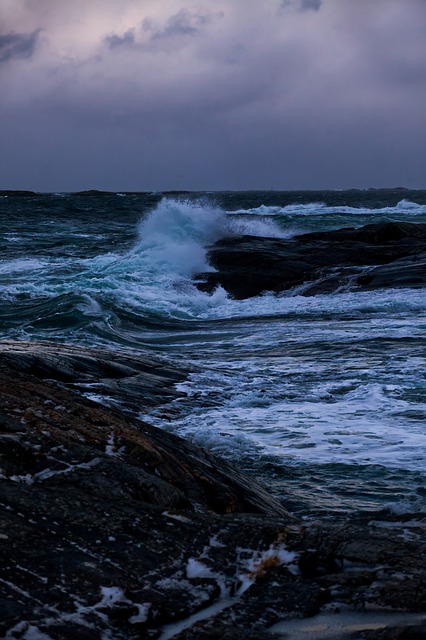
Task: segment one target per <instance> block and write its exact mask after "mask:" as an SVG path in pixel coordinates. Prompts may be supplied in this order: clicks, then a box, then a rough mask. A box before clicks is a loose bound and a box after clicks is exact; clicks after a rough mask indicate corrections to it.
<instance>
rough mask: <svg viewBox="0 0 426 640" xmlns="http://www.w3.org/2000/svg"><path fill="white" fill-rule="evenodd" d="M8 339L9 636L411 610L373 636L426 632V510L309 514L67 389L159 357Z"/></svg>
mask: <svg viewBox="0 0 426 640" xmlns="http://www.w3.org/2000/svg"><path fill="white" fill-rule="evenodd" d="M1 346H2V347H3V348H2V349H0V511H1V519H0V637H6V638H15V639H22V640H24V639H28V638H30V637H34V638H52V639H53V640H56V639H57V640H64V639H65V640H66V639H68V638H69V639H72V638H79V639H82V638H83V639H84V638H90V639H91V640H92V639H93V640H101V639H105V638H107V637H110V638H114V639H117V640H120V639H129V640H133V639H135V640H136V639H140V638H153V639H157V638H162V639H163V640H165V638H168V637H173V638H180V639H183V638H185V639H186V640H190V639H196V638H200V639H203V638H205V639H207V638H219V637H220V638H221V639H222V640H224V639H226V638H228V639H229V640H230V639H231V638H241V633H242V630H243V631H244V637H247V638H252V639H254V638H256V639H258V640H261V639H262V638H265V639H266V638H271V637H283V636H282V635H276V634H275V635H271V633H270V632H269V629H270V628H271V627H272V626H273V625H274V624H276V623H278V622H280V621H282V620H286V619H294V618H304V617H306V616H315V615H316V614H318V613H320V612H321V611H327V610H328V611H336V612H337V611H338V610H341V609H342V607H343V609H344V608H345V607H346V608H347V609H348V610H350V611H355V612H358V613H357V614H358V615H359V619H360V620H361V621H362V620H363V619H364V618H363V615H364V612H365V611H366V610H367V611H375V610H378V611H383V610H385V611H388V612H392V611H397V612H405V613H407V612H408V615H409V618H408V622H407V618H406V619H405V620H406V622H405V624H404V625H402V626H401V625H399V626H398V625H397V624H396V623H394V621H393V622H392V624H390V625H389V628H388V629H387V630H383V629H381V630H380V633H381V634H382V635H376V636H374V635H369V636H368V635H366V636H365V637H366V638H371V639H373V638H377V639H379V638H380V639H381V640H384V639H386V640H390V639H391V638H395V639H398V640H399V639H401V640H403V639H404V640H407V639H411V640H413V639H414V638H415V637H416V636H415V635H413V634H414V633H415V630H416V629H417V630H418V633H420V632H421V630H422V626H421V625H422V624H424V620H419V619H418V616H417V617H416V614H419V615H421V614H422V612H424V611H425V603H426V536H425V532H426V520H425V516H424V514H417V515H415V514H411V515H406V516H404V517H401V516H399V517H396V516H395V517H393V518H391V517H390V516H389V514H387V516H385V515H383V514H382V515H381V516H379V515H377V516H375V518H374V519H373V518H372V519H371V520H365V519H362V518H360V519H358V520H354V519H352V520H351V521H341V522H339V521H333V522H323V523H320V522H301V521H298V520H297V519H295V518H293V517H292V516H291V515H290V514H289V513H288V512H287V511H286V509H285V508H284V507H283V506H282V505H281V504H280V503H278V502H277V501H276V500H274V498H272V497H271V496H269V495H268V493H267V492H266V491H265V490H264V489H263V488H262V487H260V486H258V485H257V484H256V483H255V482H254V481H253V480H252V479H251V478H249V477H248V476H247V475H246V474H244V473H242V472H240V471H239V470H238V469H236V468H235V467H233V466H232V465H230V464H228V463H227V462H225V461H222V460H220V459H218V458H217V457H215V456H213V455H211V454H210V453H208V452H205V451H203V450H202V449H200V448H198V447H196V446H194V445H191V444H190V443H187V442H185V441H183V440H182V439H180V438H177V437H175V436H173V435H172V434H170V433H166V432H163V431H160V430H158V429H156V428H154V427H152V426H150V425H148V424H146V423H144V422H141V421H139V420H137V419H135V418H134V417H133V416H132V415H131V414H124V413H123V412H119V411H118V410H117V409H114V408H106V407H104V406H101V405H99V404H96V403H94V402H93V401H91V400H89V399H87V398H84V397H82V396H81V395H79V394H77V393H76V391H75V388H74V387H72V388H69V386H68V385H69V384H71V385H73V384H75V383H76V382H78V380H79V375H84V376H85V378H84V379H85V381H86V382H88V381H90V379H91V375H93V376H95V379H96V380H98V378H99V379H100V380H102V381H103V382H104V381H105V380H107V381H108V380H110V379H114V378H112V377H111V378H108V377H107V376H106V375H105V371H108V372H109V373H111V371H116V368H115V367H117V366H118V367H119V371H120V372H121V373H123V368H122V367H129V368H130V370H131V371H132V372H135V371H136V372H139V373H136V374H134V375H136V376H138V375H141V372H142V371H144V367H145V366H147V362H148V360H149V362H150V363H151V364H150V366H151V365H153V362H152V361H151V360H150V359H149V358H148V359H147V360H145V358H142V359H141V361H140V362H139V364H137V357H136V356H135V355H134V354H133V355H132V356H131V355H130V354H128V353H126V354H124V355H123V354H120V356H118V355H117V354H110V368H107V369H105V364H106V362H107V360H108V358H107V355H106V352H105V351H102V350H101V351H100V352H99V353H98V354H97V351H96V350H94V349H86V348H84V347H82V348H79V347H66V346H60V345H49V344H48V343H43V344H32V345H28V344H26V343H22V344H20V343H12V342H7V343H3V345H1ZM14 353H15V355H14ZM28 354H32V356H31V357H29V356H28ZM35 354H37V366H34V361H33V360H32V357H33V356H34V357H35ZM43 354H44V355H43ZM52 354H54V355H52ZM58 362H60V363H61V366H60V367H59V365H58ZM70 363H71V364H72V370H73V372H74V373H73V376H72V381H71V382H70V380H69V379H68V377H66V382H65V383H64V380H63V374H64V371H65V372H67V371H69V367H71V364H70ZM95 363H97V364H95ZM130 363H131V364H130ZM157 364H158V367H160V363H157ZM58 367H59V370H60V372H61V375H60V376H59V375H58V376H57V379H56V380H54V379H52V378H54V376H52V373H54V372H55V371H58ZM161 367H166V363H165V362H162V363H161ZM125 370H126V371H127V369H125ZM162 370H163V369H162ZM165 370H166V371H167V372H169V374H170V375H167V376H164V377H163V380H164V385H165V386H164V389H165V394H166V397H168V394H169V393H170V385H171V380H172V379H173V376H172V375H171V371H172V370H173V367H172V366H171V365H168V366H167V367H166V368H165ZM156 371H157V373H158V369H157V370H156ZM79 372H80V373H79ZM100 372H101V373H100ZM145 373H146V371H145ZM145 373H144V375H145ZM47 374H48V376H50V377H51V379H48V377H46V376H47ZM132 375H133V374H132ZM176 376H177V379H180V378H179V376H178V375H177V373H176ZM119 379H120V380H125V379H126V376H123V377H121V378H119ZM58 380H59V382H58ZM143 380H144V383H143V384H144V385H145V386H148V379H147V378H144V377H143ZM155 388H156V393H155V394H154V396H153V397H150V398H149V400H148V403H152V402H153V398H154V399H156V401H157V402H159V401H160V396H161V393H160V390H159V387H158V386H157V387H155ZM139 401H140V402H141V403H142V402H143V394H140V396H139ZM210 607H212V608H211V609H210ZM197 612H198V616H199V619H195V618H193V617H192V616H194V614H196V613H197ZM392 620H393V619H392ZM168 625H175V626H168ZM179 625H180V626H179ZM366 628H367V627H366ZM419 630H420V631H419ZM363 633H364V632H363ZM366 633H367V631H366ZM368 633H370V632H368ZM377 633H379V631H377ZM397 633H400V634H404V633H405V634H411V635H395V634H397ZM43 634H44V635H43ZM383 634H384V635H383ZM386 634H387V635H386ZM392 634H393V635H392ZM360 637H361V636H360ZM362 637H364V636H362ZM419 637H421V636H419Z"/></svg>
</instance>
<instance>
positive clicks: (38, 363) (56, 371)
mask: <svg viewBox="0 0 426 640" xmlns="http://www.w3.org/2000/svg"><path fill="white" fill-rule="evenodd" d="M0 364H1V366H2V368H3V369H4V368H5V367H10V368H11V369H14V370H19V371H22V372H25V373H28V374H31V375H33V376H36V377H37V378H40V379H48V380H56V381H58V382H61V383H63V385H65V386H67V387H69V388H73V389H75V390H77V391H82V392H84V393H89V392H91V393H92V394H93V395H98V396H101V397H103V399H104V402H108V401H109V402H111V401H112V402H115V403H117V404H119V405H121V406H123V407H125V408H126V410H132V409H133V410H134V411H135V412H140V411H141V410H142V409H143V408H146V407H151V406H155V405H157V404H159V403H160V402H165V401H166V400H167V399H172V398H174V397H177V396H178V395H179V394H178V392H177V391H176V389H175V384H176V383H177V382H181V381H182V380H184V379H185V378H186V376H187V374H188V371H187V370H185V368H184V366H182V367H179V369H178V368H177V367H173V366H171V365H170V363H169V362H167V361H166V360H164V359H161V358H156V357H153V356H151V355H149V354H146V355H141V354H139V353H138V354H135V353H134V352H132V351H130V350H127V351H126V350H125V349H123V350H122V351H120V353H111V352H110V351H107V350H103V349H90V347H79V346H75V345H64V344H55V343H51V342H43V341H40V342H29V341H28V342H27V341H19V340H3V341H0Z"/></svg>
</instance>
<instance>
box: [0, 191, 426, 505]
mask: <svg viewBox="0 0 426 640" xmlns="http://www.w3.org/2000/svg"><path fill="white" fill-rule="evenodd" d="M380 221H382V222H385V221H408V222H423V223H424V222H426V192H419V191H417V192H416V191H409V192H406V191H397V190H395V191H346V192H315V193H314V192H244V193H238V192H229V193H174V194H172V193H168V194H161V193H129V194H114V193H96V192H90V193H80V194H32V195H31V194H27V195H25V194H21V195H20V194H11V193H8V194H4V193H3V194H1V193H0V284H1V287H0V300H1V304H0V338H2V339H6V338H13V339H24V340H35V339H47V340H53V341H57V342H68V343H75V344H85V345H98V346H102V347H107V348H110V349H111V350H120V349H122V348H127V349H132V350H135V351H146V350H148V351H151V352H155V353H156V354H157V355H161V356H164V357H166V358H168V359H170V360H171V361H172V362H174V363H175V364H176V365H177V366H179V364H184V365H185V367H186V368H189V369H190V370H192V372H193V373H191V375H190V376H189V378H188V379H187V380H186V381H185V382H183V383H181V384H180V385H178V387H179V390H180V391H181V392H182V396H181V397H180V398H178V399H177V400H174V401H173V402H171V403H169V404H167V405H163V406H161V407H157V408H155V409H152V410H150V411H149V412H147V411H146V410H144V409H143V408H141V414H140V417H141V418H143V419H144V420H146V421H147V422H150V423H151V424H154V425H156V426H158V427H160V428H163V429H167V430H169V431H173V432H174V433H176V434H178V435H181V436H183V437H185V438H187V439H190V440H192V441H193V442H196V443H197V444H200V445H202V446H204V447H206V448H208V449H210V450H212V451H214V452H216V453H218V454H220V455H221V456H223V457H226V458H227V459H229V460H232V461H233V462H235V463H237V464H238V465H240V466H241V467H243V468H245V469H246V470H248V471H250V472H251V473H252V474H254V476H255V477H257V478H258V479H259V480H261V481H262V482H263V484H264V485H265V486H266V487H267V488H268V489H269V490H270V491H271V492H272V493H273V494H274V495H275V496H277V497H278V498H279V499H281V500H282V501H283V502H284V504H285V505H286V506H287V507H288V508H290V509H292V510H293V511H295V512H297V513H299V514H306V515H316V514H320V513H321V514H329V515H334V514H336V513H350V512H352V511H354V510H365V511H376V510H378V509H384V508H385V509H390V510H392V511H395V512H404V511H416V510H422V509H424V508H425V506H426V484H425V479H426V463H425V453H426V403H425V386H426V385H425V347H426V339H425V328H426V295H425V292H424V290H422V289H383V290H380V289H378V290H375V291H368V292H365V291H361V290H357V288H356V287H355V286H350V285H348V286H346V287H345V288H342V289H341V290H339V291H338V292H337V293H333V294H326V295H325V294H321V295H316V296H309V297H306V296H303V290H300V289H294V290H291V291H289V292H285V294H283V295H278V296H277V295H272V294H270V293H267V292H265V293H264V294H263V295H261V296H258V297H256V298H251V299H248V300H242V301H236V300H233V299H232V298H231V297H230V296H228V294H227V293H226V292H225V291H224V290H223V289H221V288H220V287H219V288H217V289H216V290H215V291H214V292H213V293H212V294H210V295H209V294H207V293H203V292H201V291H199V290H198V289H197V287H196V285H195V282H194V278H196V276H197V274H198V273H200V272H205V271H209V270H212V268H213V267H212V266H211V265H210V264H209V261H208V254H207V250H208V247H209V246H211V245H212V244H213V243H214V242H215V241H217V240H219V239H221V238H224V237H229V236H234V235H239V234H250V235H258V236H273V237H283V238H288V237H292V236H294V235H296V234H299V233H304V232H309V231H318V230H329V229H335V228H341V227H359V226H362V225H364V224H369V223H372V222H380Z"/></svg>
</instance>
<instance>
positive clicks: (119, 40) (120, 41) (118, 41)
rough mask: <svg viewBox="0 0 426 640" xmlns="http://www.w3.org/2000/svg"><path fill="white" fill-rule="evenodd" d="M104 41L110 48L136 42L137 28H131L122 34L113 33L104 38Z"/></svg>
mask: <svg viewBox="0 0 426 640" xmlns="http://www.w3.org/2000/svg"><path fill="white" fill-rule="evenodd" d="M104 42H105V43H106V44H107V45H108V47H109V48H110V49H116V48H117V47H122V46H123V45H124V46H129V45H134V44H135V30H134V29H129V30H128V31H126V32H125V33H124V34H123V35H122V36H117V35H116V34H112V35H111V36H107V37H106V38H104Z"/></svg>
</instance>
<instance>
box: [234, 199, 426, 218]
mask: <svg viewBox="0 0 426 640" xmlns="http://www.w3.org/2000/svg"><path fill="white" fill-rule="evenodd" d="M229 213H232V214H233V215H238V214H243V215H256V216H286V215H290V216H294V215H297V216H312V215H313V214H315V215H332V214H336V213H347V214H351V215H355V216H359V215H364V216H365V215H386V214H388V215H389V214H397V213H404V214H406V215H407V214H408V215H426V205H422V204H416V203H415V202H411V201H410V200H400V202H398V203H397V204H396V205H395V206H394V207H379V208H376V209H369V208H367V207H349V206H344V205H340V206H339V205H335V206H327V205H326V204H325V203H324V202H310V203H308V204H297V203H294V204H289V205H286V206H283V207H280V206H276V205H275V206H266V205H263V204H262V205H260V206H259V207H254V208H251V209H237V210H236V211H230V212H229Z"/></svg>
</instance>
